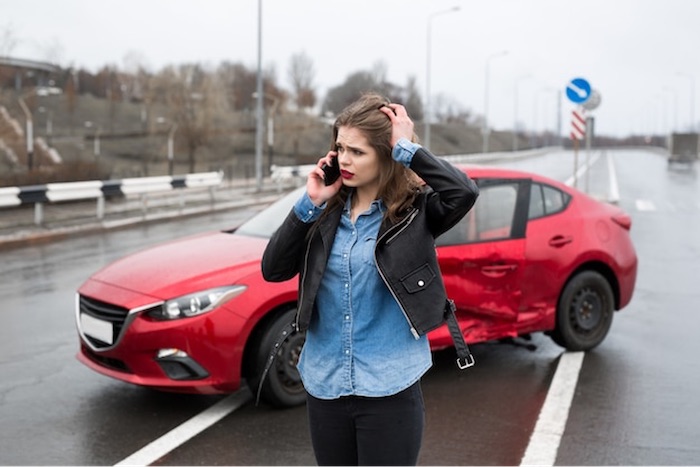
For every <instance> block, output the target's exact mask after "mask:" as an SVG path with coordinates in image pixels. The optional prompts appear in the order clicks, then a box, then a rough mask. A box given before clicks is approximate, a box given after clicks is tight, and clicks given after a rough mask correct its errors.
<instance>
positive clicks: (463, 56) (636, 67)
mask: <svg viewBox="0 0 700 467" xmlns="http://www.w3.org/2000/svg"><path fill="white" fill-rule="evenodd" d="M453 6H458V7H459V8H460V9H459V11H456V12H451V13H446V14H440V15H436V16H432V15H433V14H434V13H436V12H440V11H445V10H449V9H450V8H452V7H453ZM262 18H263V19H262V35H263V39H262V55H263V66H264V67H265V68H269V67H270V66H274V67H275V69H276V72H277V77H278V85H280V86H281V87H283V88H287V89H289V87H290V86H289V81H288V78H287V69H288V66H289V59H290V57H291V56H292V55H293V54H296V53H299V52H302V51H303V52H306V53H307V54H308V55H309V56H310V57H311V58H312V60H313V62H314V66H315V71H316V75H315V84H316V85H317V88H318V91H319V93H320V95H321V97H322V96H323V95H324V93H325V91H326V90H327V89H328V88H329V87H333V86H337V85H339V84H342V82H343V81H344V79H345V78H346V77H347V76H348V75H349V74H350V73H353V72H356V71H360V70H370V69H371V68H372V67H373V66H374V65H375V64H376V63H378V62H380V61H381V62H383V63H384V65H385V66H386V70H387V77H388V79H389V80H390V81H391V82H393V83H395V84H398V85H405V84H406V82H407V79H408V77H409V76H414V77H415V78H416V79H417V82H418V86H419V90H420V92H421V93H422V94H423V96H424V95H425V93H426V77H427V72H426V69H427V66H426V65H427V55H428V54H427V43H428V40H427V37H428V34H427V30H428V24H429V23H430V24H432V33H431V35H430V36H431V42H432V47H431V57H432V60H431V62H432V66H431V71H430V77H431V95H433V96H438V95H439V96H442V98H443V99H448V100H450V101H453V102H455V103H457V104H459V105H460V106H462V107H464V108H467V109H469V110H471V111H472V112H473V113H477V114H483V113H484V108H485V105H486V103H485V99H484V95H485V93H484V89H485V81H486V79H485V78H486V63H487V62H488V63H489V64H490V66H489V76H490V79H489V88H490V92H489V99H488V118H489V121H490V122H491V124H492V126H494V127H495V128H497V129H510V128H512V127H513V122H514V116H515V113H516V106H515V97H516V91H515V90H516V88H517V114H518V121H519V122H521V124H522V125H524V127H525V128H526V129H528V130H529V129H532V128H535V127H536V128H538V129H542V128H544V127H545V126H546V127H547V128H550V129H552V130H555V129H556V122H557V95H558V94H559V92H561V93H562V99H561V119H562V133H563V134H567V135H568V133H569V126H570V113H571V111H572V110H573V109H574V107H575V105H574V104H573V103H571V102H570V101H568V99H567V98H566V94H565V88H566V85H567V83H568V82H569V81H570V80H571V79H572V78H575V77H583V78H585V79H586V80H588V81H589V82H590V84H591V85H592V87H593V88H594V89H596V90H597V91H598V92H599V93H600V95H601V97H602V102H601V104H600V106H599V107H598V108H597V109H596V110H594V111H593V112H592V113H593V115H594V116H595V118H596V129H597V133H598V134H599V135H600V134H607V135H615V136H625V135H628V134H639V133H642V132H649V131H655V132H657V133H658V132H666V131H670V130H672V129H674V128H675V129H681V130H687V129H688V128H689V126H690V121H691V115H692V114H693V113H695V120H699V119H700V109H697V111H695V110H694V107H695V106H694V105H691V93H692V91H691V90H692V89H693V87H696V86H697V85H698V84H700V82H697V81H698V80H700V58H699V57H698V51H697V49H698V46H700V23H699V21H700V1H694V0H262ZM429 18H432V19H429ZM8 29H9V30H11V31H12V34H13V36H14V38H15V39H16V41H17V43H16V45H15V47H14V48H13V49H12V56H15V57H19V58H29V59H37V60H49V61H54V62H58V63H59V64H60V65H63V66H68V65H75V66H80V67H85V68H87V69H89V70H91V71H97V69H99V68H100V67H102V66H103V65H107V64H112V65H117V66H119V67H120V68H123V67H124V66H125V63H126V62H125V57H127V56H128V55H131V56H137V57H140V60H141V61H142V62H143V63H145V64H146V65H147V66H148V67H149V68H150V69H151V71H157V70H159V69H160V68H161V67H163V66H164V65H167V64H178V63H185V62H201V63H204V64H210V65H212V66H215V65H218V64H219V63H221V62H222V61H224V60H228V61H232V62H242V63H244V64H245V65H246V66H248V67H251V68H255V67H256V63H257V62H256V60H257V37H258V36H257V30H258V0H118V1H115V0H99V1H97V0H0V32H1V31H2V30H8ZM1 37H2V36H0V40H1ZM1 47H2V44H0V53H2V48H1ZM504 50H505V51H507V52H508V53H507V54H506V55H504V56H498V57H493V56H494V55H495V54H498V53H500V52H501V51H504ZM489 57H492V58H490V59H489ZM516 83H518V84H517V86H516ZM698 91H700V90H698ZM695 94H696V96H695V98H696V100H697V98H698V96H697V94H698V92H695ZM433 102H436V100H435V98H433Z"/></svg>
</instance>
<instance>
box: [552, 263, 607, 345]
mask: <svg viewBox="0 0 700 467" xmlns="http://www.w3.org/2000/svg"><path fill="white" fill-rule="evenodd" d="M614 311H615V304H614V297H613V292H612V289H611V287H610V284H609V283H608V281H607V280H606V279H605V278H604V277H603V276H602V275H600V274H599V273H597V272H595V271H584V272H581V273H579V274H577V275H576V276H574V277H573V278H572V279H571V280H570V281H569V282H568V283H567V284H566V287H564V291H563V292H562V294H561V297H560V298H559V303H558V304H557V325H556V329H555V330H554V332H553V333H552V335H551V337H552V339H553V340H554V342H556V343H557V344H559V345H561V346H562V347H565V348H566V349H568V350H572V351H578V350H590V349H592V348H594V347H596V346H597V345H598V344H600V343H601V342H603V339H604V338H605V336H606V335H607V334H608V331H609V330H610V326H611V325H612V319H613V313H614Z"/></svg>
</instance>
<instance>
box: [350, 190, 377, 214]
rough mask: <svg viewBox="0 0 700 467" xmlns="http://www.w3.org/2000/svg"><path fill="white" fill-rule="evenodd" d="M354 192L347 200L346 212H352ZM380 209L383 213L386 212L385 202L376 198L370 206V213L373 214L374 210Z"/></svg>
mask: <svg viewBox="0 0 700 467" xmlns="http://www.w3.org/2000/svg"><path fill="white" fill-rule="evenodd" d="M353 194H354V192H351V193H350V194H349V195H348V198H347V199H346V200H345V208H344V212H345V213H348V214H349V213H350V208H351V207H352V195H353ZM376 210H379V211H380V212H381V213H382V214H384V213H385V212H386V206H385V205H384V202H383V201H382V200H381V199H375V200H374V201H372V204H370V206H369V214H372V213H373V212H374V211H376Z"/></svg>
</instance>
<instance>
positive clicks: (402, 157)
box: [391, 138, 421, 167]
mask: <svg viewBox="0 0 700 467" xmlns="http://www.w3.org/2000/svg"><path fill="white" fill-rule="evenodd" d="M419 148H421V145H420V144H416V143H412V142H410V141H409V140H407V139H406V138H400V139H399V140H398V141H397V142H396V146H394V149H392V151H391V157H393V158H394V160H395V161H396V162H398V163H400V164H402V165H404V166H406V167H410V166H411V161H412V160H413V155H414V154H415V153H416V151H418V149H419Z"/></svg>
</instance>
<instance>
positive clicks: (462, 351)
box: [445, 299, 474, 370]
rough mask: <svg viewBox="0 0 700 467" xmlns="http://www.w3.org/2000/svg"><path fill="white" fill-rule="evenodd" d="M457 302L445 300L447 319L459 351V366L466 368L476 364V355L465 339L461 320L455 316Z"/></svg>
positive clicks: (453, 340) (462, 368)
mask: <svg viewBox="0 0 700 467" xmlns="http://www.w3.org/2000/svg"><path fill="white" fill-rule="evenodd" d="M456 309H457V307H456V306H455V302H454V301H453V300H449V299H448V300H447V302H445V320H446V321H447V328H448V329H449V330H450V335H451V336H452V342H454V345H455V350H456V351H457V366H458V367H459V369H460V370H466V369H467V368H469V367H470V366H474V356H473V355H472V353H471V352H470V351H469V346H468V345H467V342H466V341H465V340H464V335H463V334H462V330H461V329H460V328H459V322H458V321H457V316H455V310H456Z"/></svg>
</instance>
